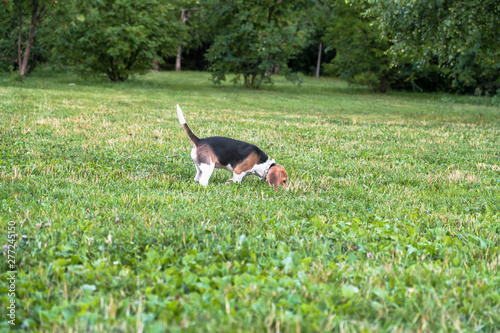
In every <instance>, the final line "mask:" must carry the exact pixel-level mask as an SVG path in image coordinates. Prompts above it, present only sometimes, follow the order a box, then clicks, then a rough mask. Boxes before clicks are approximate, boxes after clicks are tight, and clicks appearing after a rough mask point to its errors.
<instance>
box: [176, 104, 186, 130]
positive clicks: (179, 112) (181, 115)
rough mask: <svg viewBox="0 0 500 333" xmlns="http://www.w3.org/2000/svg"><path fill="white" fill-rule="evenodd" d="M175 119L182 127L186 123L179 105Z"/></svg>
mask: <svg viewBox="0 0 500 333" xmlns="http://www.w3.org/2000/svg"><path fill="white" fill-rule="evenodd" d="M177 118H179V122H180V123H181V125H184V124H185V123H186V119H184V115H183V114H182V110H181V107H180V106H179V104H177Z"/></svg>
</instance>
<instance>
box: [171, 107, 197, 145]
mask: <svg viewBox="0 0 500 333" xmlns="http://www.w3.org/2000/svg"><path fill="white" fill-rule="evenodd" d="M177 117H178V118H179V122H180V123H181V125H182V127H184V130H185V131H186V133H187V135H188V136H189V139H190V140H191V141H193V143H194V145H195V146H197V145H198V142H199V141H200V139H199V138H198V137H197V136H196V135H194V133H193V132H192V131H191V129H190V128H189V126H188V125H187V124H186V119H184V115H183V114H182V110H181V107H180V106H179V104H177Z"/></svg>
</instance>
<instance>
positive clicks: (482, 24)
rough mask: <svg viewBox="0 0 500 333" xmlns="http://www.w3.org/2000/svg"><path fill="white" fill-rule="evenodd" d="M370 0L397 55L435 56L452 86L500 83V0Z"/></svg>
mask: <svg viewBox="0 0 500 333" xmlns="http://www.w3.org/2000/svg"><path fill="white" fill-rule="evenodd" d="M371 2H372V3H373V7H372V8H370V14H372V15H373V16H376V17H377V21H378V23H379V26H380V28H381V30H382V31H383V33H384V36H386V37H387V38H389V39H390V41H391V43H392V45H391V47H390V52H391V53H392V55H393V56H394V58H395V59H396V60H397V61H400V60H401V59H409V60H410V61H412V62H415V63H420V65H423V64H425V63H427V62H429V61H435V60H436V59H437V61H438V62H439V64H440V65H441V67H442V70H443V73H446V74H448V75H450V77H451V78H452V84H453V85H454V86H457V85H464V86H471V87H475V86H478V85H481V86H483V87H485V88H488V87H489V88H488V89H491V90H495V89H498V88H500V83H499V80H500V75H499V69H500V47H499V46H500V34H499V33H498V27H499V26H500V0H490V1H484V0H470V1H462V0H437V1H436V0H417V1H415V0H400V1H388V0H384V1H380V0H371ZM495 82H496V83H495Z"/></svg>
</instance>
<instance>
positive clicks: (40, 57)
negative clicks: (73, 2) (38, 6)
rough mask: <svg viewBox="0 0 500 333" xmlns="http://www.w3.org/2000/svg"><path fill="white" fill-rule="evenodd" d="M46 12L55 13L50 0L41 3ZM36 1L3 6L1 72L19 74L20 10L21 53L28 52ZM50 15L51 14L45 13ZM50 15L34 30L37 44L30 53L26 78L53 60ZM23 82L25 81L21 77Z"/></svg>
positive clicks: (14, 0)
mask: <svg viewBox="0 0 500 333" xmlns="http://www.w3.org/2000/svg"><path fill="white" fill-rule="evenodd" d="M38 2H39V3H45V6H46V8H47V7H50V9H53V6H54V2H53V1H51V0H45V1H40V0H38ZM33 3H34V1H27V0H11V1H3V2H1V3H0V71H7V72H11V71H18V70H19V64H18V42H19V6H20V7H21V14H22V16H21V17H22V18H21V22H22V26H21V27H22V36H21V50H22V51H24V50H25V48H26V42H27V40H28V34H29V30H30V23H31V12H32V9H33V8H32V7H33ZM44 13H45V14H47V13H48V14H50V13H51V10H48V11H44ZM51 20H52V18H51V16H50V15H44V16H43V19H42V21H41V22H39V23H38V24H37V26H36V29H35V35H34V41H33V44H32V46H31V49H30V53H29V60H28V67H27V72H26V73H25V74H26V75H29V74H30V73H31V72H32V71H33V70H34V69H35V68H36V67H37V65H39V64H42V63H45V62H46V61H47V60H48V59H49V57H50V40H51V39H52V36H51V31H52V30H51V29H50V28H49V25H50V24H48V22H50V21H51ZM20 79H24V78H23V77H21V78H20Z"/></svg>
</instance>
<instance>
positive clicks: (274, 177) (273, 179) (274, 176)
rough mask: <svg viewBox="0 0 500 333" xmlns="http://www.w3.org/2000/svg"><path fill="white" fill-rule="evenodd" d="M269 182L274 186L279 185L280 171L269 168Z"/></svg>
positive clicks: (267, 177)
mask: <svg viewBox="0 0 500 333" xmlns="http://www.w3.org/2000/svg"><path fill="white" fill-rule="evenodd" d="M266 179H267V183H268V184H269V185H271V186H272V187H274V188H277V187H278V173H277V172H276V170H273V168H271V169H269V172H268V173H267V176H266Z"/></svg>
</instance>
